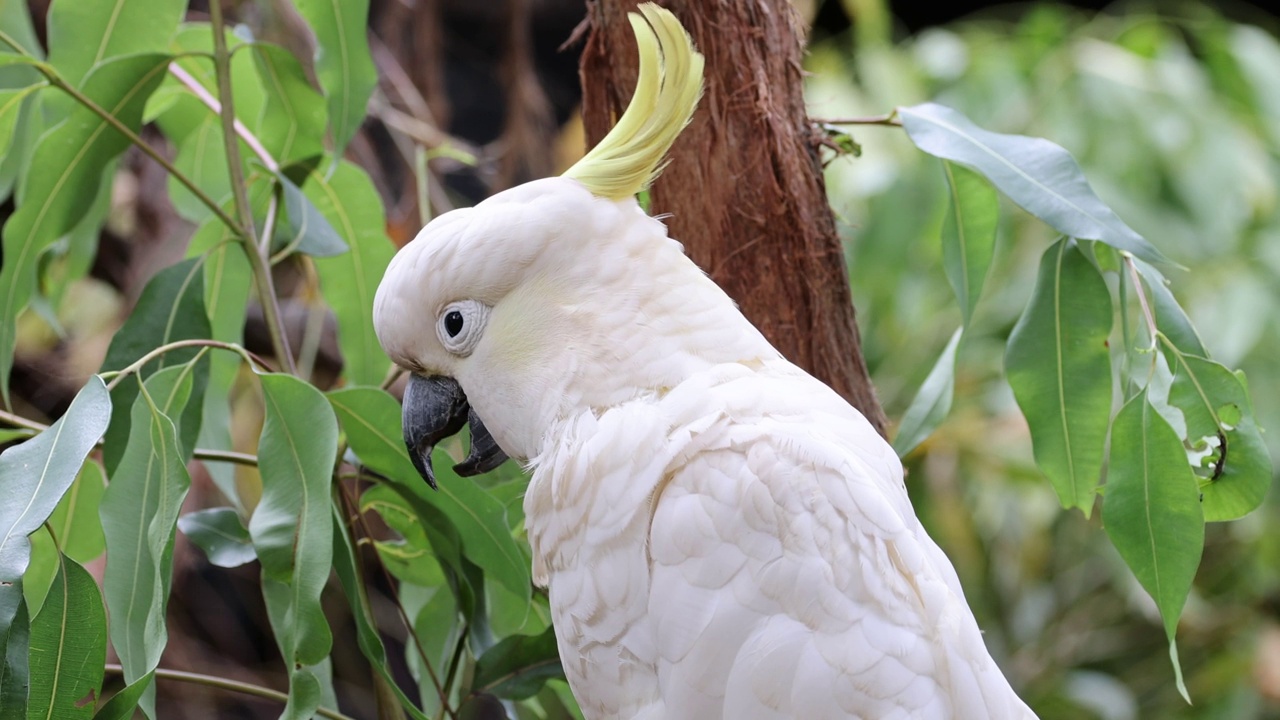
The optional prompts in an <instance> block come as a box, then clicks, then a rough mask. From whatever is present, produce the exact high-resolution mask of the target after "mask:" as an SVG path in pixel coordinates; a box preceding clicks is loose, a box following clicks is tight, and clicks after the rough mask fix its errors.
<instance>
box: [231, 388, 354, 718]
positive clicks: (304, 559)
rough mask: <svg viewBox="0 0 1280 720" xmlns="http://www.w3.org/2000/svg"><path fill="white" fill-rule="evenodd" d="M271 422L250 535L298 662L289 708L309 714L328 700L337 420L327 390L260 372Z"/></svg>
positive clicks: (275, 622) (280, 633) (261, 453)
mask: <svg viewBox="0 0 1280 720" xmlns="http://www.w3.org/2000/svg"><path fill="white" fill-rule="evenodd" d="M261 381H262V394H263V397H264V401H265V406H266V422H265V423H264V424H263V427H262V436H261V439H260V441H259V443H258V458H259V470H260V471H261V473H262V498H261V499H260V500H259V502H258V506H257V507H256V508H255V509H254V512H253V517H251V518H250V520H249V535H250V537H251V538H252V539H253V546H254V549H255V550H256V551H257V553H258V560H259V561H260V562H261V564H262V585H263V595H264V597H265V598H266V602H267V613H268V615H269V617H270V618H271V625H272V628H273V629H274V631H275V634H276V642H277V643H278V644H279V646H280V650H281V654H282V655H283V656H284V657H285V661H286V663H287V664H288V666H289V668H290V669H291V673H290V677H289V708H288V711H287V712H286V715H288V716H291V717H310V716H311V713H313V712H314V711H315V709H316V707H318V706H319V703H320V701H321V694H320V690H321V682H320V678H319V676H318V675H317V674H316V673H317V668H316V666H318V665H319V664H320V663H322V662H323V661H324V660H325V658H326V657H327V656H328V654H329V649H330V646H331V644H332V640H333V638H332V635H331V634H330V631H329V624H328V622H327V621H326V620H325V617H324V612H323V611H322V609H321V606H320V593H321V591H322V590H323V589H324V586H325V583H326V581H327V580H328V579H329V571H330V568H331V566H332V563H333V518H332V515H331V509H330V494H329V485H330V481H331V476H332V473H333V464H334V460H335V459H336V457H337V452H338V422H337V419H336V418H334V415H333V410H332V409H331V408H330V407H329V404H328V402H326V401H325V397H324V395H323V394H321V393H320V391H318V390H316V389H315V388H314V387H312V386H311V385H309V384H307V383H305V382H303V381H301V380H299V379H297V378H295V377H292V376H289V375H278V374H267V375H263V376H261Z"/></svg>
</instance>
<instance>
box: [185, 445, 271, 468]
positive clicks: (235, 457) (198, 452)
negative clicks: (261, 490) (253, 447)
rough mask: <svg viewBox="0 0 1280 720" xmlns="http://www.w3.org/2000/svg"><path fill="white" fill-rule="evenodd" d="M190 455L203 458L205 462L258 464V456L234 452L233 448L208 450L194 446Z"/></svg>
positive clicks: (252, 465) (198, 458)
mask: <svg viewBox="0 0 1280 720" xmlns="http://www.w3.org/2000/svg"><path fill="white" fill-rule="evenodd" d="M192 457H194V458H195V459H196V460H204V461H205V462H224V463H231V464H233V465H246V466H248V467H257V466H258V456H257V455H250V454H248V453H242V452H235V451H234V450H210V449H208V448H196V449H195V451H194V452H193V453H192Z"/></svg>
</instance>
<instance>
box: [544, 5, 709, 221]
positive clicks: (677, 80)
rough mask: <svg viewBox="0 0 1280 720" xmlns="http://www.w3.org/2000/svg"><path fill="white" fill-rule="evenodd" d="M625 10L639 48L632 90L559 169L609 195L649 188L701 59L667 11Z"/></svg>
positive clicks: (686, 111) (693, 94)
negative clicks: (597, 135) (584, 148)
mask: <svg viewBox="0 0 1280 720" xmlns="http://www.w3.org/2000/svg"><path fill="white" fill-rule="evenodd" d="M639 10H640V14H636V13H628V14H627V19H629V20H630V21H631V28H632V30H634V31H635V34H636V43H637V45H639V47H640V73H639V78H638V80H637V81H636V92H635V94H634V95H632V96H631V103H630V104H629V105H627V109H626V112H624V113H623V114H622V117H621V118H620V119H619V120H618V124H617V125H614V126H613V129H612V130H610V131H609V134H608V135H606V136H605V137H604V139H603V140H601V141H600V144H599V145H596V146H595V147H594V148H592V150H591V152H589V153H587V154H586V156H585V157H583V158H582V159H581V160H579V161H578V162H577V163H575V164H574V166H573V167H571V168H569V169H568V170H566V171H565V173H564V176H565V177H571V178H573V179H574V180H577V181H578V182H581V183H582V184H583V185H585V186H586V187H587V189H588V190H590V191H591V193H592V194H593V195H596V196H598V197H603V198H609V199H611V200H621V199H623V198H627V197H631V196H632V195H635V194H636V193H638V192H640V191H642V190H644V189H646V188H648V187H649V184H650V183H652V182H653V181H654V179H655V178H657V177H658V175H659V174H660V173H661V172H662V168H663V166H664V165H665V163H663V162H662V160H663V157H664V156H666V154H667V150H669V149H670V148H671V144H672V143H673V142H675V139H676V136H678V135H679V134H680V131H682V130H684V127H685V125H688V124H689V119H690V118H691V117H693V110H694V108H696V107H697V106H698V98H699V97H701V96H702V66H703V58H702V54H701V53H699V52H698V51H697V50H696V49H695V48H694V47H693V40H692V38H690V37H689V33H687V32H685V29H684V26H682V25H681V24H680V21H679V20H677V19H676V17H675V15H672V14H671V12H670V11H668V10H666V9H664V8H660V7H658V6H657V5H654V4H653V3H644V4H642V5H640V7H639Z"/></svg>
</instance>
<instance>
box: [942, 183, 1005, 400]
mask: <svg viewBox="0 0 1280 720" xmlns="http://www.w3.org/2000/svg"><path fill="white" fill-rule="evenodd" d="M942 169H943V170H944V171H945V173H946V176H947V190H948V200H949V205H948V207H947V214H946V217H945V219H944V220H943V223H942V266H943V268H944V269H945V270H946V271H947V280H949V281H950V282H951V288H952V289H953V290H955V292H956V301H957V302H959V303H960V315H961V317H963V318H964V324H965V325H966V326H967V325H969V322H970V320H971V319H972V318H973V308H974V306H976V305H977V304H978V298H979V297H981V296H982V284H983V282H985V281H986V279H987V269H988V268H989V267H990V266H991V257H992V255H994V253H995V245H996V223H997V222H998V221H999V219H1000V203H999V199H998V198H997V197H996V191H995V190H994V189H992V187H991V185H990V183H988V182H987V181H986V180H983V179H982V176H981V175H978V174H977V173H975V172H973V171H971V170H966V169H965V168H964V167H963V166H961V165H956V164H954V163H949V162H947V161H945V160H944V161H943V162H942ZM944 414H945V413H944Z"/></svg>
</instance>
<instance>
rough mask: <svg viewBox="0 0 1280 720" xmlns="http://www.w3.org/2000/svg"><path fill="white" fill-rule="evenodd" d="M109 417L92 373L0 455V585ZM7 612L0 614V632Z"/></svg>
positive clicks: (26, 553) (15, 573) (18, 570)
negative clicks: (62, 407)
mask: <svg viewBox="0 0 1280 720" xmlns="http://www.w3.org/2000/svg"><path fill="white" fill-rule="evenodd" d="M110 417H111V398H110V397H109V396H108V394H107V388H106V385H104V384H103V383H102V380H101V379H100V378H98V377H96V376H95V377H91V378H89V382H88V383H86V384H85V386H84V388H83V389H81V390H80V392H79V393H77V394H76V397H75V399H74V400H72V401H71V406H70V407H69V408H68V409H67V412H66V414H65V415H63V416H62V417H61V418H59V419H58V421H57V422H55V423H54V424H53V425H50V426H49V428H48V429H47V430H45V431H44V432H42V433H40V434H39V435H37V436H35V437H34V438H32V439H30V440H28V441H26V442H24V443H22V444H21V445H17V446H14V447H11V448H9V449H8V450H6V451H4V453H3V454H2V455H0V487H3V488H4V492H5V502H3V503H0V585H7V584H9V583H16V582H17V581H18V579H19V578H21V577H22V575H23V573H24V572H25V571H26V569H27V561H28V559H29V557H30V550H31V544H30V541H29V540H28V538H27V536H28V535H30V534H31V533H33V532H35V531H36V530H37V529H38V528H39V527H40V525H41V524H42V523H44V521H45V520H47V519H48V518H49V516H50V515H51V514H52V513H53V511H54V508H56V507H57V505H58V502H59V501H60V500H61V499H62V496H63V494H64V493H66V491H67V488H69V487H71V484H72V482H74V481H75V479H76V474H77V473H78V472H79V470H80V466H81V465H82V464H84V461H85V458H86V457H88V455H89V451H90V450H92V449H93V447H94V445H95V444H96V443H97V442H98V438H100V437H102V433H103V431H105V430H106V428H107V422H108V420H109V418H110ZM11 618H12V616H4V615H0V633H3V632H4V631H5V628H6V627H7V625H8V622H9V621H10V619H11Z"/></svg>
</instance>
